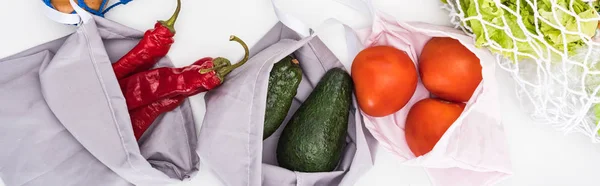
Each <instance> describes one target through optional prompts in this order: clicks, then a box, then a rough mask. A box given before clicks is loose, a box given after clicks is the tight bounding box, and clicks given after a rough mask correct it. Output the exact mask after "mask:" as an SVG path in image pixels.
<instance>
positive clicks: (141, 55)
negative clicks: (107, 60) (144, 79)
mask: <svg viewBox="0 0 600 186" xmlns="http://www.w3.org/2000/svg"><path fill="white" fill-rule="evenodd" d="M174 35H175V34H173V33H172V32H171V31H169V29H168V28H166V27H164V26H163V25H162V24H160V23H156V24H155V25H154V29H151V30H148V31H146V33H144V38H143V39H142V40H141V41H140V42H139V43H138V44H137V45H136V46H135V47H134V48H133V49H132V50H130V51H129V52H128V53H127V54H125V55H124V56H123V57H121V59H119V61H117V62H116V63H113V64H112V67H113V70H114V72H115V75H116V76H117V79H122V78H124V77H127V76H128V75H131V74H134V73H137V72H140V71H143V70H146V69H150V68H152V66H154V65H155V64H156V63H157V62H158V60H160V59H161V58H163V57H164V56H166V55H167V53H168V52H169V49H171V44H173V42H174V40H173V36H174Z"/></svg>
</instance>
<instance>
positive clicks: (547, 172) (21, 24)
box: [0, 0, 600, 186]
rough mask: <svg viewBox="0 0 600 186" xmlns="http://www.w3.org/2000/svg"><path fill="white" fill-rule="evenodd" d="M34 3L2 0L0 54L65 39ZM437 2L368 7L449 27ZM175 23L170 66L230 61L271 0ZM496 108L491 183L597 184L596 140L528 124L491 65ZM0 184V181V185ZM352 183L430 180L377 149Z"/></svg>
mask: <svg viewBox="0 0 600 186" xmlns="http://www.w3.org/2000/svg"><path fill="white" fill-rule="evenodd" d="M40 1H41V0H2V3H1V5H0V17H1V18H2V22H1V25H2V26H1V27H0V28H1V29H0V58H3V57H6V56H8V55H11V54H14V53H17V52H20V51H22V50H26V49H28V48H30V47H34V46H36V45H38V44H41V43H44V42H47V41H50V40H53V39H56V38H58V37H61V36H65V35H67V34H69V33H70V32H72V31H73V29H74V28H73V27H72V26H67V25H61V24H57V23H55V22H52V21H50V20H48V19H47V18H46V17H45V16H44V15H42V13H41V12H40V11H39V10H40V8H39V7H38V6H39V5H40ZM174 5H175V1H174V0H134V1H132V2H131V3H130V4H128V5H126V6H121V7H118V8H115V9H113V10H112V11H111V12H109V13H108V14H107V18H109V19H111V20H114V21H116V22H119V23H121V24H124V25H127V26H130V27H133V28H135V29H138V30H146V29H148V28H151V27H152V25H153V24H154V22H155V21H156V20H159V19H166V18H168V17H169V16H170V14H171V13H172V11H173V9H174ZM279 5H280V6H281V8H282V9H284V10H286V11H288V12H289V13H291V14H293V15H297V17H299V18H300V19H302V20H303V21H305V22H307V23H309V24H310V25H317V24H318V23H320V22H321V21H323V20H324V19H326V18H328V17H336V18H338V19H340V20H342V21H344V22H346V23H348V24H350V25H351V26H353V25H359V24H364V23H366V22H365V21H367V20H366V19H365V18H362V16H361V15H360V14H357V13H355V12H353V11H351V10H349V9H347V8H344V7H342V6H340V5H339V4H337V3H335V2H333V1H329V0H286V1H284V2H280V3H279ZM440 5H441V3H440V2H439V0H378V1H375V6H376V7H377V8H380V9H382V10H383V11H385V12H387V13H389V14H391V15H393V16H395V17H396V18H397V19H399V20H406V21H424V22H428V23H434V24H442V25H449V23H448V21H447V20H448V19H447V16H446V12H445V11H443V10H441V9H440V8H439V6H440ZM183 6H184V7H183V9H182V11H181V14H180V18H179V20H178V22H177V25H176V29H177V35H176V42H175V44H174V45H173V47H172V49H171V51H170V53H169V56H170V57H171V59H172V60H173V61H174V62H175V63H176V66H183V65H187V64H189V63H191V62H193V61H195V60H196V59H199V58H201V57H204V56H213V57H215V56H223V57H227V58H230V59H232V61H235V60H237V59H239V58H240V57H241V55H242V53H241V50H240V49H239V46H238V45H236V44H235V43H231V42H229V41H227V39H228V37H229V35H231V34H235V35H237V36H239V37H240V38H242V39H244V40H245V41H246V42H247V43H248V44H249V45H250V47H252V46H253V45H254V44H255V43H256V42H257V41H258V40H259V39H260V38H261V37H262V36H263V35H264V34H265V33H266V31H268V30H269V29H270V28H271V27H272V26H273V25H274V24H275V23H276V22H277V18H276V17H275V14H274V13H273V9H272V6H271V1H270V0H218V1H208V0H205V1H203V0H183ZM332 33H333V32H324V33H323V34H322V35H321V37H322V39H323V40H324V41H325V43H326V44H327V45H328V46H330V47H331V49H332V50H333V51H334V53H336V54H338V56H339V57H340V59H341V60H342V61H345V60H348V59H345V58H344V57H343V56H344V54H343V52H342V50H340V49H342V48H343V47H344V46H343V43H344V42H342V38H338V37H336V35H335V34H332ZM497 77H498V82H499V85H500V95H501V96H500V98H499V99H501V103H502V105H501V108H500V109H501V111H502V114H503V118H504V124H505V129H506V135H507V138H508V143H509V145H510V152H511V153H510V154H511V158H512V161H513V167H514V175H513V176H512V177H510V178H508V179H506V180H504V181H502V182H500V183H499V184H498V185H501V186H508V185H511V186H513V185H524V186H537V185H544V186H548V185H569V186H571V185H576V186H587V185H589V186H592V185H600V182H599V181H598V180H597V177H598V176H597V175H598V174H599V173H600V145H599V144H592V143H591V142H590V140H589V139H588V138H586V137H584V136H581V135H575V134H573V135H567V136H565V135H563V134H561V133H559V132H556V131H554V130H553V129H551V128H550V127H547V126H544V125H542V124H536V123H534V122H532V121H531V120H530V119H529V118H528V117H527V115H526V114H525V113H524V111H523V110H522V109H521V108H520V107H519V105H518V101H517V100H516V97H515V96H514V88H513V86H514V85H513V83H512V81H511V79H510V77H509V76H508V74H507V73H505V72H503V71H502V70H500V69H499V68H498V71H497ZM202 96H203V94H200V95H197V96H194V97H193V98H192V100H193V107H194V109H195V113H196V116H197V117H199V121H201V119H202V118H203V114H204V113H203V112H204V103H203V98H202ZM0 185H2V184H1V183H0ZM179 185H181V186H184V185H187V186H192V185H220V183H219V180H217V179H216V178H215V177H214V176H213V175H212V174H211V172H210V168H209V167H206V166H202V165H201V170H200V173H199V174H198V175H197V176H196V177H195V178H193V179H192V180H191V181H189V182H185V183H182V184H179ZM356 185H357V186H372V185H413V186H421V185H430V182H429V180H428V177H427V175H426V174H425V172H424V171H423V170H422V169H421V168H417V167H406V166H403V165H401V164H400V163H399V162H398V159H396V158H395V157H393V156H392V155H391V154H390V153H389V152H387V151H386V150H385V149H382V148H379V150H378V152H377V156H376V157H375V166H374V168H373V169H371V170H370V171H369V172H368V173H367V174H365V175H364V176H363V177H362V178H361V179H360V180H359V182H358V183H357V184H356Z"/></svg>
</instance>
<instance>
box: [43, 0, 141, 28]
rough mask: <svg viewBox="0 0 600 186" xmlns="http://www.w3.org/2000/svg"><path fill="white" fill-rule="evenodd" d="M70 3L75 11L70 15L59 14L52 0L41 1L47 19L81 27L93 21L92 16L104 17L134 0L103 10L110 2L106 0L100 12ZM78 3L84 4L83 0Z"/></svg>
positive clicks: (120, 1) (120, 2)
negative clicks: (51, 2)
mask: <svg viewBox="0 0 600 186" xmlns="http://www.w3.org/2000/svg"><path fill="white" fill-rule="evenodd" d="M69 1H70V3H71V6H72V7H73V10H74V11H73V13H70V14H68V13H63V12H59V11H58V10H56V9H54V8H53V7H52V4H50V0H42V1H41V2H42V4H43V6H42V10H43V11H44V14H45V15H46V17H48V18H50V19H51V20H54V21H56V22H59V23H63V24H70V25H79V24H81V23H87V22H88V21H89V20H91V19H92V14H94V15H97V16H101V17H104V14H106V12H108V11H109V10H111V9H113V8H114V7H116V6H118V5H124V4H127V3H129V2H131V1H132V0H119V2H116V3H114V4H112V5H110V6H109V7H108V8H106V9H105V10H102V8H103V7H105V6H106V4H107V2H108V1H109V0H106V1H104V2H102V5H101V7H100V10H98V11H95V10H91V9H90V8H89V7H87V6H84V7H85V9H84V8H82V7H81V6H79V4H77V3H75V2H74V1H73V0H69ZM77 1H78V2H79V3H81V2H83V0H77Z"/></svg>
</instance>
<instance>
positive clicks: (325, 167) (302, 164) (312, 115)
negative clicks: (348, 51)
mask: <svg viewBox="0 0 600 186" xmlns="http://www.w3.org/2000/svg"><path fill="white" fill-rule="evenodd" d="M352 89H353V82H352V78H351V77H350V75H349V74H348V73H347V72H346V71H345V70H343V69H340V68H334V69H331V70H329V71H328V72H327V73H326V74H325V75H324V76H323V77H322V78H321V80H320V81H319V83H318V84H317V86H316V87H315V89H314V90H313V92H311V94H310V95H309V97H308V98H307V99H306V101H304V103H302V105H301V106H300V108H298V110H297V111H296V112H295V113H294V115H293V116H292V118H291V119H290V121H288V124H287V125H286V127H285V128H284V130H283V133H282V135H281V138H280V139H279V142H278V146H277V160H278V163H279V165H280V166H281V167H284V168H286V169H289V170H293V171H300V172H330V171H333V170H334V169H335V167H336V166H337V164H338V162H339V161H340V158H341V153H342V150H343V147H344V143H345V139H346V132H347V130H348V116H349V110H350V107H351V104H352V100H351V99H352V97H351V94H352Z"/></svg>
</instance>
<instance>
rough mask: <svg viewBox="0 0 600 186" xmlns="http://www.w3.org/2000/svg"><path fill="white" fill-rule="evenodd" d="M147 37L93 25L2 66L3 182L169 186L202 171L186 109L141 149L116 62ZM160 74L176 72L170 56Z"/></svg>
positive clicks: (164, 120)
mask: <svg viewBox="0 0 600 186" xmlns="http://www.w3.org/2000/svg"><path fill="white" fill-rule="evenodd" d="M142 35H143V32H141V31H137V30H134V29H131V28H128V27H125V26H123V25H120V24H117V23H115V22H112V21H110V20H106V19H104V18H100V17H94V20H93V21H90V22H88V23H85V24H82V25H80V26H78V28H77V30H76V31H75V32H74V33H72V34H70V35H68V36H65V37H63V38H59V39H56V40H53V41H50V42H48V43H45V44H41V45H39V46H36V47H33V48H31V49H28V50H26V51H23V52H20V53H18V54H15V55H12V56H9V57H6V58H4V59H0V177H1V178H2V180H3V181H4V183H5V184H6V185H8V186H18V185H32V186H33V185H44V186H47V185H61V186H69V185H102V186H104V185H111V186H118V185H166V184H170V183H175V182H179V181H180V180H183V179H187V178H189V177H190V176H193V175H194V174H195V173H196V172H197V170H198V166H199V158H198V156H197V154H196V146H197V136H196V129H195V124H194V118H193V117H192V111H191V108H190V105H189V103H188V102H187V101H186V102H185V103H184V104H182V105H181V106H180V107H179V108H177V109H175V110H173V111H171V112H168V113H166V114H164V115H162V116H161V117H159V118H158V119H157V120H156V121H155V123H154V124H153V126H152V127H151V128H150V129H149V131H147V132H146V133H145V134H144V136H143V137H142V138H141V139H140V141H139V143H138V142H137V141H136V139H135V137H134V135H133V131H132V127H131V122H130V120H129V113H128V111H127V106H126V104H125V100H124V97H123V95H122V93H121V90H120V88H119V84H118V82H117V80H116V78H115V75H114V73H113V71H112V67H111V62H115V61H117V60H118V59H119V58H120V57H121V56H123V55H124V54H125V53H126V52H127V51H129V50H130V49H131V48H133V47H134V46H135V45H136V44H137V42H139V40H140V39H141V37H142ZM157 66H172V63H171V62H170V60H169V59H168V58H164V59H162V60H161V61H160V62H159V64H158V65H157Z"/></svg>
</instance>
